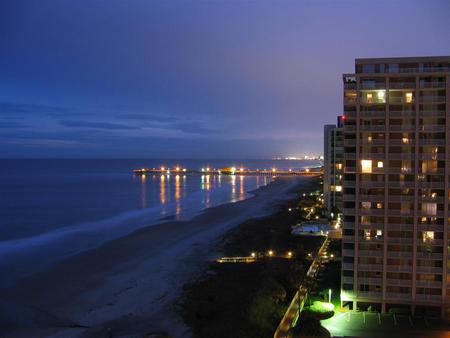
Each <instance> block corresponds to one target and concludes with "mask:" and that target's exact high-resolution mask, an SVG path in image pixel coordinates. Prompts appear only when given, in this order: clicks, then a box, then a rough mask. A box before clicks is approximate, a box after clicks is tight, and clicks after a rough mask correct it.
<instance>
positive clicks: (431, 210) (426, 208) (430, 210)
mask: <svg viewBox="0 0 450 338" xmlns="http://www.w3.org/2000/svg"><path fill="white" fill-rule="evenodd" d="M422 213H423V214H425V215H429V216H435V215H436V214H437V203H422Z"/></svg>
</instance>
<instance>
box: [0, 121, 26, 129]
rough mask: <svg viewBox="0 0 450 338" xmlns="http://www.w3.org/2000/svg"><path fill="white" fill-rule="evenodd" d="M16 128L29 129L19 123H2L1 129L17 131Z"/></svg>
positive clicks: (0, 122) (0, 123) (0, 124)
mask: <svg viewBox="0 0 450 338" xmlns="http://www.w3.org/2000/svg"><path fill="white" fill-rule="evenodd" d="M16 128H28V126H27V125H24V124H22V123H18V122H9V121H4V122H3V121H0V129H16Z"/></svg>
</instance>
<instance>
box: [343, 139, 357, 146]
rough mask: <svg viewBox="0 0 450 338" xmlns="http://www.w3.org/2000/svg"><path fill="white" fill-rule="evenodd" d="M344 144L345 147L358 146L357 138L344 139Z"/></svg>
mask: <svg viewBox="0 0 450 338" xmlns="http://www.w3.org/2000/svg"><path fill="white" fill-rule="evenodd" d="M344 146H345V147H352V146H356V140H355V139H345V140H344Z"/></svg>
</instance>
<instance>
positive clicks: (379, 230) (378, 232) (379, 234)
mask: <svg viewBox="0 0 450 338" xmlns="http://www.w3.org/2000/svg"><path fill="white" fill-rule="evenodd" d="M380 236H383V231H382V230H381V229H377V237H380Z"/></svg>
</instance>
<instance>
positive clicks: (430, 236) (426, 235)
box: [422, 231, 434, 243]
mask: <svg viewBox="0 0 450 338" xmlns="http://www.w3.org/2000/svg"><path fill="white" fill-rule="evenodd" d="M422 240H423V242H424V243H429V242H432V241H434V231H424V232H423V233H422Z"/></svg>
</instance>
